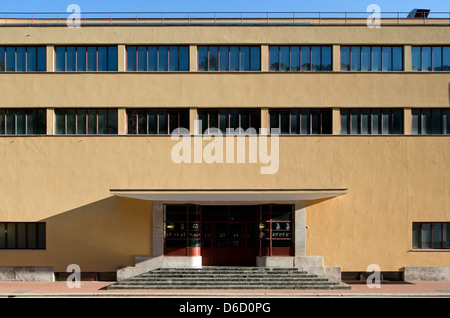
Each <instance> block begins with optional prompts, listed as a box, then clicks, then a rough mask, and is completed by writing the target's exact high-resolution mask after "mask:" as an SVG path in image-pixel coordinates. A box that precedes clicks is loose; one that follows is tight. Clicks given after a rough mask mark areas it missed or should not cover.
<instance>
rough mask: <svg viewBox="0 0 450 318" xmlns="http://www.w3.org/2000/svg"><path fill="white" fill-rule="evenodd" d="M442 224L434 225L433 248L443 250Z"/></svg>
mask: <svg viewBox="0 0 450 318" xmlns="http://www.w3.org/2000/svg"><path fill="white" fill-rule="evenodd" d="M441 225H442V223H433V248H441V247H442V245H441V241H442V233H441Z"/></svg>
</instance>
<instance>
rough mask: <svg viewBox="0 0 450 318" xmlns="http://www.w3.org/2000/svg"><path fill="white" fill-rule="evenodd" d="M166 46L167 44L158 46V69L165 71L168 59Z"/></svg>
mask: <svg viewBox="0 0 450 318" xmlns="http://www.w3.org/2000/svg"><path fill="white" fill-rule="evenodd" d="M167 55H168V48H167V46H160V47H158V71H160V72H163V71H167V67H168V65H167V62H168V61H167V59H168V56H167Z"/></svg>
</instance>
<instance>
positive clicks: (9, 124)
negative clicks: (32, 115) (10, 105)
mask: <svg viewBox="0 0 450 318" xmlns="http://www.w3.org/2000/svg"><path fill="white" fill-rule="evenodd" d="M5 114H6V134H8V135H14V134H15V133H16V112H15V111H14V110H13V109H7V110H6V111H5Z"/></svg>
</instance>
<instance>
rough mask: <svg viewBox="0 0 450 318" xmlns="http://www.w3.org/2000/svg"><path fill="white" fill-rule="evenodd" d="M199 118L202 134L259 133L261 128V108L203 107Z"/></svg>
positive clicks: (199, 111)
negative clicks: (218, 132)
mask: <svg viewBox="0 0 450 318" xmlns="http://www.w3.org/2000/svg"><path fill="white" fill-rule="evenodd" d="M198 118H199V121H200V122H199V125H200V127H199V130H200V133H201V134H215V133H216V130H219V131H220V132H221V133H222V134H229V135H239V134H258V133H259V129H260V128H261V110H260V109H220V110H219V109H201V110H198ZM207 130H208V131H207Z"/></svg>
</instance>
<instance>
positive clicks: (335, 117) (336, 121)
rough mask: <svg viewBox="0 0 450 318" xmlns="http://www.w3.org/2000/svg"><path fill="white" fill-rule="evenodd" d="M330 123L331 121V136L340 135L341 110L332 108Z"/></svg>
mask: <svg viewBox="0 0 450 318" xmlns="http://www.w3.org/2000/svg"><path fill="white" fill-rule="evenodd" d="M332 121H333V131H332V134H333V135H340V134H341V110H340V108H333V110H332Z"/></svg>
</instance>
